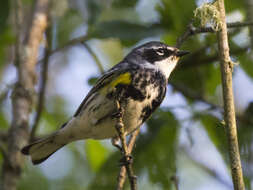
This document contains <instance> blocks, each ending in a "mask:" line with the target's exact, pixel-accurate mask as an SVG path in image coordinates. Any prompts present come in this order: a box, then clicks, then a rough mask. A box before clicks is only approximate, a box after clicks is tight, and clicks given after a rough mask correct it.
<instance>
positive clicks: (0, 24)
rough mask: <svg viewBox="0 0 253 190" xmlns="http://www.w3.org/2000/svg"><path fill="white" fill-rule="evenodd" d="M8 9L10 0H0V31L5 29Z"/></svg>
mask: <svg viewBox="0 0 253 190" xmlns="http://www.w3.org/2000/svg"><path fill="white" fill-rule="evenodd" d="M9 11H10V1H1V6H0V33H2V32H3V31H4V30H5V29H6V25H7V19H8V16H9Z"/></svg>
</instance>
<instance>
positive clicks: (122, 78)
mask: <svg viewBox="0 0 253 190" xmlns="http://www.w3.org/2000/svg"><path fill="white" fill-rule="evenodd" d="M130 83H131V74H130V73H124V74H121V75H119V76H118V77H117V78H115V79H114V80H113V81H111V82H110V83H109V84H108V85H106V86H105V87H103V88H102V89H101V93H102V94H104V95H105V94H107V93H108V91H111V90H113V88H114V87H115V86H117V85H118V84H126V85H127V84H130Z"/></svg>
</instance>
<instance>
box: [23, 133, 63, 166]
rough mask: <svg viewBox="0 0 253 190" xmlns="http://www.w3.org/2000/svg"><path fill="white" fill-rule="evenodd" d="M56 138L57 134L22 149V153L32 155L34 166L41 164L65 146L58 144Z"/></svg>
mask: <svg viewBox="0 0 253 190" xmlns="http://www.w3.org/2000/svg"><path fill="white" fill-rule="evenodd" d="M55 137H56V134H53V135H51V136H49V137H47V138H45V139H41V140H39V141H37V142H34V143H32V144H29V145H27V146H25V147H24V148H22V150H21V152H22V153H23V154H25V155H30V156H31V158H32V162H33V164H40V163H41V162H43V161H45V160H46V159H47V158H48V157H50V156H51V155H52V154H53V153H55V152H56V151H57V150H59V149H60V148H62V147H63V146H64V145H65V144H62V143H57V142H56V141H55Z"/></svg>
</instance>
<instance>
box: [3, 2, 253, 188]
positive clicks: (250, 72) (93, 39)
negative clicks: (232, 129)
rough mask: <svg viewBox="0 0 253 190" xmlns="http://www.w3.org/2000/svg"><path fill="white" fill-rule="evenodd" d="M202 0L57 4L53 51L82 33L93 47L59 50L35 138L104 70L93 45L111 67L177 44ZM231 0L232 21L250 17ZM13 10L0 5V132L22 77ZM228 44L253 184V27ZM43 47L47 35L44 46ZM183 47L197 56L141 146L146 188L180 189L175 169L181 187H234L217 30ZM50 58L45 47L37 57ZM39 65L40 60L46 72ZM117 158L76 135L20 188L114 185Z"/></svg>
mask: <svg viewBox="0 0 253 190" xmlns="http://www.w3.org/2000/svg"><path fill="white" fill-rule="evenodd" d="M202 2H203V1H200V0H196V1H194V0H187V1H185V0H177V1H172V0H159V1H155V0H128V1H125V0H106V1H99V0H72V1H67V0H62V1H53V6H52V10H51V16H52V18H51V25H52V26H51V29H52V34H53V35H52V48H53V49H56V48H59V47H62V46H64V44H66V43H67V42H68V41H70V40H71V39H73V38H76V37H79V36H83V35H85V36H86V37H87V41H86V46H84V45H82V44H77V45H73V46H70V47H68V48H64V49H61V50H60V51H57V53H54V54H52V55H51V57H50V62H49V78H48V85H47V89H46V101H45V106H44V109H43V113H42V118H41V121H40V123H39V130H38V131H37V135H38V136H40V135H44V134H48V133H50V132H52V131H54V130H56V129H58V128H59V126H60V125H61V124H62V123H64V122H65V121H66V120H67V119H69V118H70V117H71V115H72V114H73V113H74V111H75V110H76V109H77V107H78V104H79V103H80V102H81V100H82V99H83V97H84V96H85V95H86V94H87V93H88V90H89V89H90V88H91V86H92V84H94V81H95V80H96V78H98V77H99V76H100V74H101V73H100V71H101V68H99V67H98V65H97V62H96V61H95V60H94V57H92V55H91V51H92V52H93V53H95V55H96V56H97V58H98V60H99V61H100V62H101V64H102V67H103V69H104V70H106V69H109V68H110V67H112V66H113V65H115V64H116V63H118V62H119V61H120V60H121V59H122V58H123V57H124V55H126V54H127V53H128V52H129V51H130V50H131V49H132V48H133V47H135V46H136V45H138V44H142V43H144V42H148V41H151V40H161V41H163V42H165V43H167V44H169V45H175V44H176V40H177V38H178V37H179V36H180V35H182V34H183V33H184V31H185V30H186V28H187V25H188V23H189V22H190V21H191V20H192V18H193V11H194V9H195V8H196V7H197V6H199V5H200V4H201V3H202ZM23 3H24V4H25V6H26V7H27V10H29V9H30V8H31V7H32V5H33V1H32V0H24V1H23ZM225 3H226V11H227V20H228V22H235V21H244V20H246V18H247V6H246V5H245V2H243V1H237V0H230V1H225ZM13 14H14V7H13V5H12V3H11V1H3V2H2V4H1V6H0V81H1V82H0V105H1V106H0V130H1V133H5V132H6V131H7V130H8V128H9V126H10V121H11V102H10V94H11V90H12V85H13V84H14V82H15V80H16V71H15V67H14V65H13V57H14V55H13V45H14V43H15V31H14V26H13ZM229 43H230V48H231V50H230V52H231V57H232V59H233V60H234V61H236V62H238V63H240V64H239V65H238V66H236V67H235V69H234V91H235V103H236V112H237V122H238V134H239V146H240V151H241V156H242V165H243V170H244V179H245V182H246V187H247V189H251V188H252V186H253V185H252V183H253V167H252V164H253V154H252V150H253V148H252V147H253V146H252V145H253V140H252V139H253V138H252V136H253V120H252V114H253V104H252V103H251V102H252V100H253V90H252V89H253V83H252V79H253V63H252V45H253V44H250V35H249V29H248V28H237V29H233V30H232V29H231V30H229ZM43 46H44V45H43V42H42V49H43ZM87 46H88V47H89V48H90V51H88V49H87ZM182 49H185V50H189V51H191V54H190V55H189V56H187V57H185V58H184V59H182V60H181V61H180V64H179V65H178V67H177V69H176V70H175V71H174V73H173V74H172V75H171V79H170V81H169V85H168V92H167V96H166V99H165V101H164V103H163V104H162V106H161V108H160V109H159V110H157V111H156V112H155V113H154V115H153V116H152V118H151V119H149V120H148V121H147V122H146V123H145V124H144V125H143V126H142V130H141V134H140V136H139V137H138V140H137V143H136V147H135V148H134V151H133V155H134V171H135V172H136V174H137V175H138V184H139V189H175V182H174V180H173V179H174V178H175V176H176V177H177V178H178V180H179V189H189V190H190V189H197V190H201V189H220V190H225V189H231V188H232V181H231V177H230V171H229V159H228V151H227V149H228V148H227V143H226V136H225V126H224V124H223V122H222V121H223V117H222V109H221V106H222V92H221V80H220V70H219V64H218V50H217V42H216V35H215V34H199V35H195V36H193V37H191V38H189V39H188V40H187V41H186V42H185V43H184V44H183V46H182ZM43 56H44V55H43V51H41V52H40V56H39V58H38V60H40V59H41V58H43ZM41 67H42V63H39V65H38V68H37V71H38V72H40V71H41ZM37 89H38V87H37ZM33 116H34V114H33V115H32V117H31V121H33V119H34V117H33ZM3 140H4V139H3ZM5 140H6V139H5ZM119 158H120V155H119V153H118V152H117V151H116V150H115V149H114V148H113V147H112V146H111V144H110V141H109V140H104V141H95V140H87V141H85V142H83V141H80V142H75V143H72V144H70V145H68V146H66V147H65V148H63V149H62V150H60V151H58V152H57V153H56V154H55V155H53V156H52V157H51V158H50V159H49V160H47V161H46V162H44V163H43V164H41V165H39V166H33V165H32V164H31V162H30V161H29V160H27V162H26V165H25V168H24V172H23V174H22V178H21V180H20V182H19V185H18V189H19V190H22V189H26V190H27V189H34V188H35V187H36V189H41V190H42V189H43V190H45V189H54V190H57V189H65V190H68V189H77V190H79V189H80V190H81V189H92V190H93V189H114V188H115V184H116V179H117V175H118V171H119V167H118V160H119ZM2 162H3V157H2V155H0V163H1V164H2ZM128 188H129V187H128V185H127V186H126V189H128Z"/></svg>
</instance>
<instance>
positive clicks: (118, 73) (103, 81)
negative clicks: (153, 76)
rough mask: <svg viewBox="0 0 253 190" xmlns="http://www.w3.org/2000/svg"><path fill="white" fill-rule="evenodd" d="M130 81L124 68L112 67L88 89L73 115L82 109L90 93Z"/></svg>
mask: <svg viewBox="0 0 253 190" xmlns="http://www.w3.org/2000/svg"><path fill="white" fill-rule="evenodd" d="M129 83H131V75H130V73H129V71H128V69H126V68H120V69H119V68H118V67H114V68H112V69H111V70H109V71H108V72H106V73H105V74H104V75H103V76H102V77H101V78H100V79H99V80H98V81H97V82H96V84H95V85H94V87H93V88H92V89H91V90H90V92H89V93H88V95H87V96H86V97H85V98H84V100H83V101H82V103H81V105H80V106H79V107H78V109H77V111H76V112H75V114H74V117H76V116H78V115H79V113H80V112H81V111H82V110H83V109H84V107H85V105H86V103H87V102H88V100H89V98H90V97H91V96H92V94H94V93H97V92H100V93H104V92H107V89H108V88H113V87H115V86H116V85H118V84H129Z"/></svg>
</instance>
